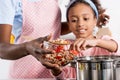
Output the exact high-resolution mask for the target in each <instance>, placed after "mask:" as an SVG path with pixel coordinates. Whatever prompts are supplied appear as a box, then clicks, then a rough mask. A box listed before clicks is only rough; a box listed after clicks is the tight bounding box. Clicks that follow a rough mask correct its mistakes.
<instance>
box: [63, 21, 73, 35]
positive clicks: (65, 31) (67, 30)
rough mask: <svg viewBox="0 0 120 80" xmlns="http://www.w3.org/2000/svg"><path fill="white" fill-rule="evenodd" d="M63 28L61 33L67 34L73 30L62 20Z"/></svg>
mask: <svg viewBox="0 0 120 80" xmlns="http://www.w3.org/2000/svg"><path fill="white" fill-rule="evenodd" d="M61 26H62V28H61V35H65V34H68V33H70V32H71V31H70V30H69V26H68V24H67V22H62V25H61Z"/></svg>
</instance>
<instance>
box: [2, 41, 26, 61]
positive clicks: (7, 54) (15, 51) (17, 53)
mask: <svg viewBox="0 0 120 80" xmlns="http://www.w3.org/2000/svg"><path fill="white" fill-rule="evenodd" d="M26 55H27V51H26V48H25V45H24V44H9V43H0V58H2V59H8V60H16V59H19V58H21V57H24V56H26Z"/></svg>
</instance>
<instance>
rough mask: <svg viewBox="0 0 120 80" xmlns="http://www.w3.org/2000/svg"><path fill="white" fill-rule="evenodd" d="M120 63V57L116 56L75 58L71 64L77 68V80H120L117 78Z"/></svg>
mask: <svg viewBox="0 0 120 80" xmlns="http://www.w3.org/2000/svg"><path fill="white" fill-rule="evenodd" d="M119 61H120V56H115V55H110V56H106V55H104V56H86V57H77V58H75V60H74V61H73V62H71V64H72V65H74V66H75V68H76V74H77V80H120V78H119V77H116V72H117V68H118V67H117V66H119V64H118V63H119ZM119 71H120V68H119ZM118 78H119V79H118Z"/></svg>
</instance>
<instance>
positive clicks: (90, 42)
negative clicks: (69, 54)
mask: <svg viewBox="0 0 120 80" xmlns="http://www.w3.org/2000/svg"><path fill="white" fill-rule="evenodd" d="M94 46H97V39H83V38H79V39H77V40H76V41H75V42H74V43H73V44H72V45H71V48H72V49H73V50H77V51H79V52H80V51H81V50H86V49H87V48H90V47H94Z"/></svg>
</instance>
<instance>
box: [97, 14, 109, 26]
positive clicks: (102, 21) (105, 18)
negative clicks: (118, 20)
mask: <svg viewBox="0 0 120 80" xmlns="http://www.w3.org/2000/svg"><path fill="white" fill-rule="evenodd" d="M109 19H110V16H108V15H106V14H100V15H99V19H98V22H97V26H98V27H102V26H105V25H106V24H107V23H108V21H109Z"/></svg>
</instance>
